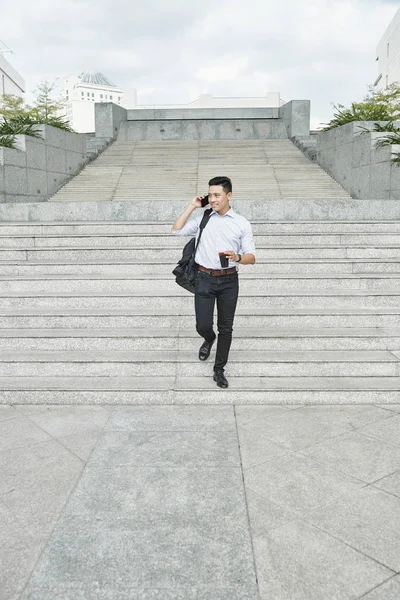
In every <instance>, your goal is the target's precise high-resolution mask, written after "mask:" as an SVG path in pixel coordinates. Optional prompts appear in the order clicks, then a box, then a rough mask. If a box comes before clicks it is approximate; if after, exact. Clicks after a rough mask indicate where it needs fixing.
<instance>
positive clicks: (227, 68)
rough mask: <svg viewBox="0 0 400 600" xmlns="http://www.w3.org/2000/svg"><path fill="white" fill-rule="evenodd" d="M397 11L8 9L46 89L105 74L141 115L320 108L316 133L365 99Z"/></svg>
mask: <svg viewBox="0 0 400 600" xmlns="http://www.w3.org/2000/svg"><path fill="white" fill-rule="evenodd" d="M399 6H400V3H399V2H398V1H396V2H395V1H393V0H140V1H139V0H129V1H126V0H63V1H62V2H61V1H60V0H35V1H34V2H32V0H18V2H11V1H6V0H0V40H3V42H5V43H6V44H7V45H8V46H9V47H10V48H11V49H12V50H13V51H14V54H13V55H9V54H6V55H5V56H6V58H7V59H8V60H9V61H10V62H11V63H12V64H13V66H14V67H15V68H16V69H17V70H18V71H19V72H20V74H21V75H22V76H23V77H24V78H25V80H26V84H27V92H28V93H29V92H30V91H31V90H32V89H33V88H34V87H35V85H36V83H37V82H39V81H41V80H43V79H48V80H50V81H52V80H54V79H55V78H56V77H59V76H61V77H63V76H65V75H69V74H73V73H76V74H79V73H81V72H82V71H101V72H103V73H104V74H105V75H106V76H108V77H109V78H110V79H112V80H113V81H114V83H116V84H117V85H119V86H121V87H125V88H126V87H135V88H136V89H137V90H138V102H139V104H186V103H188V102H191V101H193V100H195V99H196V98H197V97H198V96H199V94H201V93H210V94H214V95H215V96H263V95H265V93H266V92H268V91H270V92H274V91H279V92H280V93H281V97H282V98H283V99H284V100H285V101H289V100H292V99H304V98H306V99H310V100H311V113H312V127H316V126H318V125H319V124H320V123H324V122H326V121H328V120H329V119H330V118H331V116H332V110H333V109H332V103H342V104H349V103H350V102H351V101H352V100H360V99H362V97H363V96H364V95H365V93H366V92H367V87H366V86H367V85H368V84H372V83H373V82H374V81H375V79H376V77H377V74H378V73H377V63H376V62H375V58H376V46H377V44H378V42H379V40H380V38H381V37H382V35H383V33H384V31H385V29H386V28H387V26H388V25H389V23H390V21H391V19H392V18H393V16H394V14H395V13H396V11H397V10H398V8H399Z"/></svg>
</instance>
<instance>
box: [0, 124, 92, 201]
mask: <svg viewBox="0 0 400 600" xmlns="http://www.w3.org/2000/svg"><path fill="white" fill-rule="evenodd" d="M40 133H41V135H42V136H43V139H38V138H33V137H31V136H25V135H18V136H17V148H18V149H16V150H14V149H11V148H0V203H4V202H44V201H45V200H47V199H48V198H49V197H50V196H52V195H53V194H54V193H55V192H56V191H57V190H58V189H59V188H60V187H61V186H62V185H63V184H64V183H66V181H68V180H69V179H70V178H71V177H73V176H74V175H76V174H77V173H78V172H79V171H80V170H81V169H82V167H83V166H84V165H85V164H86V163H87V162H88V160H89V158H88V155H87V153H86V143H87V140H86V136H85V135H84V134H78V133H70V132H68V131H62V130H61V129H57V128H55V127H50V126H49V125H42V126H41V128H40Z"/></svg>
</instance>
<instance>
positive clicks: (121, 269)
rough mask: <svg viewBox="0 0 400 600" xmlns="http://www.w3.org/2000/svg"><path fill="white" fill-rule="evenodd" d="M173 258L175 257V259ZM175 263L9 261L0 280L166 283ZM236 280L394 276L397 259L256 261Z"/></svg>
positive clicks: (1, 270) (0, 266)
mask: <svg viewBox="0 0 400 600" xmlns="http://www.w3.org/2000/svg"><path fill="white" fill-rule="evenodd" d="M175 258H176V257H175ZM176 263H177V260H176V259H175V260H174V259H170V260H169V261H166V260H164V259H163V260H162V261H160V262H157V263H154V262H152V261H150V262H149V261H141V262H140V263H135V262H132V260H131V261H129V260H126V261H123V262H122V261H118V260H114V261H110V260H102V261H100V260H97V261H95V260H86V261H84V260H80V261H74V262H71V261H65V260H64V261H61V260H52V261H51V260H50V261H49V260H47V261H43V260H41V261H35V262H32V261H30V262H28V261H26V260H24V261H18V260H14V261H13V260H10V261H0V274H1V275H2V276H12V275H21V276H22V275H32V276H35V277H36V276H38V277H40V276H41V275H46V276H47V275H49V276H50V275H57V274H60V275H64V274H70V275H72V276H79V275H85V276H90V275H93V276H95V275H98V276H107V277H108V276H113V275H115V276H116V277H122V276H127V277H140V276H142V277H143V276H146V277H148V278H152V277H154V276H158V277H161V276H164V277H165V278H167V279H169V278H170V277H171V274H172V269H173V268H174V267H175V265H176ZM239 271H240V277H250V278H252V277H254V276H257V277H267V278H268V277H287V276H293V277H296V276H297V275H298V274H301V275H302V276H309V277H315V276H319V275H321V276H325V275H327V274H328V275H333V274H334V275H335V276H341V275H342V276H346V275H347V276H349V275H362V276H367V275H370V276H372V277H375V276H376V277H378V276H381V275H383V274H385V275H393V276H394V277H396V275H397V274H398V273H399V272H400V259H396V258H387V259H385V260H384V261H382V260H380V259H375V260H373V259H354V260H352V261H350V260H349V259H337V260H334V259H325V260H321V259H310V260H307V259H275V260H268V259H260V258H257V262H256V264H254V265H251V266H242V267H239Z"/></svg>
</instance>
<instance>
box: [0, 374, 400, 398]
mask: <svg viewBox="0 0 400 600" xmlns="http://www.w3.org/2000/svg"><path fill="white" fill-rule="evenodd" d="M0 390H2V391H1V392H0V401H1V403H4V404H6V403H16V404H17V403H21V404H25V403H29V404H46V403H47V404H89V403H90V404H102V403H107V404H225V403H226V404H232V403H234V404H261V403H262V404H277V403H282V404H308V403H313V404H320V403H323V404H330V403H331V404H333V403H335V404H395V403H398V402H399V401H400V389H399V378H398V377H290V378H289V377H231V376H230V377H229V388H228V389H226V390H221V389H219V388H218V387H217V386H216V385H215V382H214V381H213V380H212V377H211V373H209V374H208V375H207V376H204V377H157V378H153V377H51V378H50V377H0Z"/></svg>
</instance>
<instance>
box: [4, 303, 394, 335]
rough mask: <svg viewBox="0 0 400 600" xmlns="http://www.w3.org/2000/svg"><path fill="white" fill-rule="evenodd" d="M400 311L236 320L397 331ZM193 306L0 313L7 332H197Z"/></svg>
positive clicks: (258, 312) (286, 311)
mask: <svg viewBox="0 0 400 600" xmlns="http://www.w3.org/2000/svg"><path fill="white" fill-rule="evenodd" d="M399 323H400V308H399V307H395V308H380V307H379V308H376V307H375V308H364V307H363V308H360V307H359V306H357V308H354V309H353V308H336V309H335V308H333V307H332V306H330V307H328V308H314V307H313V308H296V309H290V308H280V309H271V308H267V307H263V308H253V309H252V311H251V314H250V313H249V311H248V310H247V309H244V308H242V307H241V306H239V307H238V308H237V311H236V315H235V329H236V328H248V327H251V328H253V329H254V328H256V329H260V330H266V329H268V328H270V327H285V328H292V329H296V328H304V327H311V328H313V329H314V328H319V327H328V328H331V327H339V328H341V327H349V328H354V327H357V328H359V327H361V328H365V327H367V328H371V327H384V328H392V327H394V328H397V327H398V326H399ZM194 326H195V317H194V309H193V307H187V308H181V309H180V310H179V311H175V310H173V309H171V308H170V307H169V306H168V307H160V308H159V309H157V311H154V309H150V308H148V307H146V308H140V309H136V310H133V309H127V308H125V309H116V308H110V307H107V308H98V309H96V308H91V309H83V308H82V307H79V308H75V309H73V308H68V309H66V308H61V309H60V308H55V307H54V306H52V307H51V308H44V307H41V308H33V307H29V308H26V309H20V308H16V307H15V308H12V309H10V310H5V309H0V329H3V328H6V329H7V328H46V329H52V328H63V329H64V328H66V329H71V328H82V329H94V328H114V327H116V328H144V329H154V328H163V329H164V328H165V329H166V330H168V329H169V328H171V329H177V328H179V329H180V328H192V329H193V328H194Z"/></svg>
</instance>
